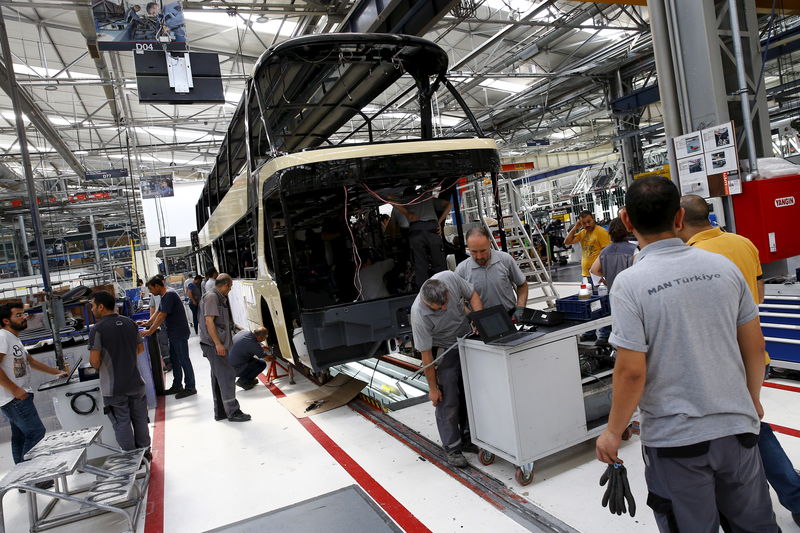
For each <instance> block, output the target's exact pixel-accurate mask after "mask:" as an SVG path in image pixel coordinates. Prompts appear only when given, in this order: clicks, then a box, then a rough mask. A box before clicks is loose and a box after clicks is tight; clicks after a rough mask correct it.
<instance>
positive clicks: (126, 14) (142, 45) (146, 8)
mask: <svg viewBox="0 0 800 533" xmlns="http://www.w3.org/2000/svg"><path fill="white" fill-rule="evenodd" d="M92 13H93V14H94V26H95V30H96V31H97V46H98V48H99V49H100V50H136V51H139V52H141V51H146V50H163V49H164V48H166V49H167V50H170V51H182V50H186V24H185V21H184V17H183V7H182V6H181V2H180V0H175V1H167V2H165V1H163V0H160V1H147V0H146V1H143V2H142V1H139V0H121V1H120V2H115V1H110V0H100V1H95V2H92ZM221 16H225V15H224V14H222V15H221Z"/></svg>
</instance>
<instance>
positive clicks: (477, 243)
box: [456, 226, 528, 320]
mask: <svg viewBox="0 0 800 533" xmlns="http://www.w3.org/2000/svg"><path fill="white" fill-rule="evenodd" d="M467 250H468V251H469V255H470V257H468V258H467V259H465V260H463V261H462V262H461V263H459V265H458V266H457V267H456V274H458V276H459V277H461V278H463V279H465V280H466V281H467V282H469V283H470V284H471V285H472V286H473V287H474V288H475V291H476V292H477V293H478V295H479V296H480V297H481V302H483V305H484V307H493V306H495V305H502V306H503V308H504V309H505V310H506V311H508V314H509V315H512V316H513V317H514V318H516V319H517V320H519V319H521V318H522V312H523V310H524V309H525V304H526V303H527V302H528V280H527V279H525V275H524V274H523V273H522V271H521V270H520V268H519V265H517V262H516V261H514V258H513V257H511V255H510V254H508V253H507V252H503V251H502V250H493V249H492V236H491V234H490V233H489V231H488V230H487V229H486V228H483V227H480V226H475V227H473V228H470V230H469V231H468V232H467Z"/></svg>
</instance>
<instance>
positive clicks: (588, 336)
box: [579, 331, 597, 342]
mask: <svg viewBox="0 0 800 533" xmlns="http://www.w3.org/2000/svg"><path fill="white" fill-rule="evenodd" d="M579 340H580V341H581V342H589V341H594V340H597V333H595V332H594V331H587V332H586V333H584V334H583V335H581V336H580V339H579Z"/></svg>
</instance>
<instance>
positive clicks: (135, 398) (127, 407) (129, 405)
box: [103, 392, 150, 450]
mask: <svg viewBox="0 0 800 533" xmlns="http://www.w3.org/2000/svg"><path fill="white" fill-rule="evenodd" d="M103 403H104V404H105V406H106V414H107V415H108V418H109V419H110V420H111V426H112V427H113V428H114V436H116V437H117V444H119V447H120V448H122V449H123V450H135V449H137V448H149V447H150V428H149V427H148V426H147V424H148V423H149V421H150V420H149V419H148V417H147V396H146V395H145V393H144V392H143V393H141V394H132V395H121V396H104V397H103Z"/></svg>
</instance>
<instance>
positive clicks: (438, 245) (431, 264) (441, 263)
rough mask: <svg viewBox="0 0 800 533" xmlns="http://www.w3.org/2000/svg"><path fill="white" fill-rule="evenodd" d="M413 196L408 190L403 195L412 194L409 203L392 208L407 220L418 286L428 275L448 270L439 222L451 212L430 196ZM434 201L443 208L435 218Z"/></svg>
mask: <svg viewBox="0 0 800 533" xmlns="http://www.w3.org/2000/svg"><path fill="white" fill-rule="evenodd" d="M413 194H415V193H414V192H413V191H408V194H407V195H406V197H407V198H408V197H409V195H412V199H411V201H410V202H408V203H406V204H399V203H398V204H392V205H393V206H394V208H395V209H397V210H398V211H399V212H400V213H401V214H402V215H404V216H405V217H406V219H407V220H408V231H409V233H408V244H409V246H410V247H411V255H412V258H413V260H414V276H415V280H416V286H417V287H420V286H421V285H422V284H423V283H424V282H425V280H426V279H428V278H429V277H430V276H429V273H433V274H435V273H437V272H441V271H442V270H446V269H447V261H446V259H445V255H444V247H443V245H442V223H443V222H444V219H445V218H447V215H448V214H449V213H450V207H451V204H450V202H448V201H447V200H440V199H438V198H434V197H433V196H428V197H427V198H424V197H423V198H422V199H420V198H414V197H413ZM427 194H428V193H426V195H427ZM437 202H438V203H439V205H440V207H442V214H441V215H440V216H436V205H437Z"/></svg>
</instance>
